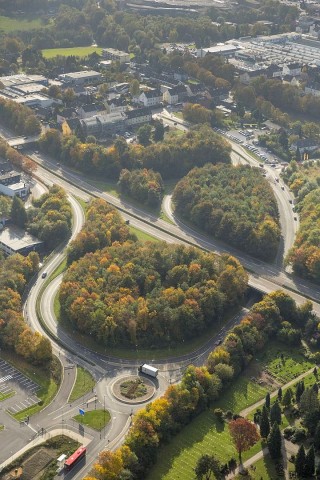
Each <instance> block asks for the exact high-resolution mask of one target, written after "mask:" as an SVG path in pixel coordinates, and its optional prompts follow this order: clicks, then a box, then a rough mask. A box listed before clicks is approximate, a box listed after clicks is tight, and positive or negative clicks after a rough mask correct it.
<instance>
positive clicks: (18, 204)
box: [11, 195, 27, 228]
mask: <svg viewBox="0 0 320 480" xmlns="http://www.w3.org/2000/svg"><path fill="white" fill-rule="evenodd" d="M11 220H12V222H13V223H14V224H15V225H18V227H21V228H24V227H25V225H26V223H27V212H26V209H25V208H24V203H23V201H22V200H21V198H19V197H17V196H16V195H15V196H14V197H13V200H12V206H11Z"/></svg>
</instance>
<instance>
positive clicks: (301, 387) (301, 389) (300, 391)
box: [296, 380, 304, 403]
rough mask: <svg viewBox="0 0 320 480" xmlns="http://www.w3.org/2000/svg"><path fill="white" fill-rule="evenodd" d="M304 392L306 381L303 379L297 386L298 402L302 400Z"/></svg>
mask: <svg viewBox="0 0 320 480" xmlns="http://www.w3.org/2000/svg"><path fill="white" fill-rule="evenodd" d="M303 392H304V381H303V380H301V381H300V382H298V383H297V386H296V402H297V403H299V402H300V398H301V395H302V394H303Z"/></svg>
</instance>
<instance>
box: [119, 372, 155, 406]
mask: <svg viewBox="0 0 320 480" xmlns="http://www.w3.org/2000/svg"><path fill="white" fill-rule="evenodd" d="M140 382H142V384H141V383H140ZM123 385H126V386H127V388H128V390H129V395H131V398H130V396H125V394H126V392H124V390H123V387H122V386H123ZM141 385H143V389H141V390H140V392H139V395H138V396H135V395H136V394H137V393H138V392H137V387H139V386H141ZM127 388H126V389H125V390H126V391H127ZM121 390H122V391H123V392H124V394H123V393H122V391H121ZM142 390H143V391H142ZM155 391H156V388H155V385H154V383H153V382H152V381H151V380H149V379H147V378H143V379H142V378H140V377H138V376H137V375H131V376H129V377H122V378H119V379H118V380H117V381H116V382H115V383H114V384H113V386H112V393H113V395H114V396H115V397H116V398H117V399H118V400H120V401H122V402H124V403H129V404H132V405H134V404H136V403H144V402H146V401H148V400H150V399H151V398H152V397H153V395H154V393H155Z"/></svg>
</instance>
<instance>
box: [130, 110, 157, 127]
mask: <svg viewBox="0 0 320 480" xmlns="http://www.w3.org/2000/svg"><path fill="white" fill-rule="evenodd" d="M126 116H127V119H126V125H127V126H128V127H134V126H135V125H141V124H143V123H149V122H151V120H152V112H151V110H150V108H148V107H144V108H136V109H134V110H128V111H127V112H126Z"/></svg>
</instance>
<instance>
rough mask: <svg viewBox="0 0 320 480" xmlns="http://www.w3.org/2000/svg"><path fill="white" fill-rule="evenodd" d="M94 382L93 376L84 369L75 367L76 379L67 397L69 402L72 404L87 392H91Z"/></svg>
mask: <svg viewBox="0 0 320 480" xmlns="http://www.w3.org/2000/svg"><path fill="white" fill-rule="evenodd" d="M95 384H96V382H95V380H94V378H93V376H92V375H91V374H90V373H89V372H88V371H87V370H85V369H84V368H82V367H77V378H76V382H75V384H74V387H73V390H72V392H71V394H70V397H69V400H68V401H69V402H73V401H74V400H77V399H78V398H80V397H82V395H85V394H86V393H88V392H91V390H92V389H93V387H94V386H95Z"/></svg>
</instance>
